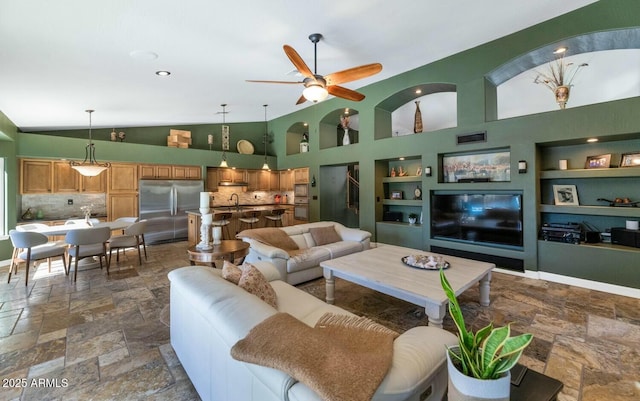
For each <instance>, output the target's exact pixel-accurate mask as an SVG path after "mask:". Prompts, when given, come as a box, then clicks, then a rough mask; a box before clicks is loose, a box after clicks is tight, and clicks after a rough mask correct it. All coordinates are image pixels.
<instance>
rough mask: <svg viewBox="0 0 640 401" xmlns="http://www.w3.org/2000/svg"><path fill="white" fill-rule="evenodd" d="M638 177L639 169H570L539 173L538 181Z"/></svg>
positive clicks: (639, 174) (639, 175)
mask: <svg viewBox="0 0 640 401" xmlns="http://www.w3.org/2000/svg"><path fill="white" fill-rule="evenodd" d="M624 177H634V178H638V177H640V168H639V167H620V168H592V169H572V170H546V171H541V172H540V179H542V180H554V179H560V178H585V179H593V178H624Z"/></svg>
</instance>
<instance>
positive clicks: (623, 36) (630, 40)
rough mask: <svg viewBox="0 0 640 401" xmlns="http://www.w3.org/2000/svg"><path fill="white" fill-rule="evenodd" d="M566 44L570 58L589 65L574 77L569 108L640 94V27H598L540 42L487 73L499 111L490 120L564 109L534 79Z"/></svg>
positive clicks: (566, 54)
mask: <svg viewBox="0 0 640 401" xmlns="http://www.w3.org/2000/svg"><path fill="white" fill-rule="evenodd" d="M560 47H566V48H567V51H566V52H565V53H564V56H563V58H564V60H563V61H564V63H573V65H574V66H577V65H580V64H582V63H587V64H588V66H587V67H584V68H581V69H580V70H579V71H578V73H577V74H576V76H575V78H574V79H573V82H572V87H571V92H570V95H569V100H568V102H567V105H566V107H567V108H572V107H579V106H584V105H588V104H595V103H602V102H608V101H613V100H619V99H625V98H629V97H635V96H640V69H638V66H639V65H640V28H628V29H616V30H610V31H602V32H592V33H588V34H584V35H578V36H574V37H571V38H567V39H563V40H560V41H558V42H554V43H551V44H549V45H546V46H543V47H540V48H538V49H535V50H533V51H531V52H529V53H526V54H524V55H521V56H519V57H516V58H515V59H513V60H511V61H509V62H507V63H505V64H503V65H501V66H500V67H498V68H496V69H495V70H493V71H491V72H490V73H489V74H487V75H486V79H487V82H488V84H489V85H487V90H488V91H494V95H495V110H496V111H495V114H494V115H487V120H495V119H498V120H499V119H503V118H511V117H517V116H523V115H529V114H535V113H540V112H546V111H555V110H560V107H559V106H558V104H557V103H556V101H555V97H554V94H553V92H552V91H551V90H549V89H548V88H546V87H545V86H544V85H542V84H536V83H535V82H534V81H535V79H536V77H537V76H538V74H539V72H544V73H546V72H547V71H549V63H555V60H556V58H557V57H558V56H556V55H555V54H554V51H555V50H556V49H558V48H560ZM490 98H491V96H487V99H490ZM488 106H489V107H487V109H488V110H492V109H494V108H493V107H491V105H488Z"/></svg>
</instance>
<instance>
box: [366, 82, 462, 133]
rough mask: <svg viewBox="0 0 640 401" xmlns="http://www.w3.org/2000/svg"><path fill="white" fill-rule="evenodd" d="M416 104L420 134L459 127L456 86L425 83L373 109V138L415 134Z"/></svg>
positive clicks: (388, 99) (405, 90) (410, 88)
mask: <svg viewBox="0 0 640 401" xmlns="http://www.w3.org/2000/svg"><path fill="white" fill-rule="evenodd" d="M416 101H419V102H420V104H419V107H420V113H421V115H422V126H423V130H422V132H428V131H435V130H439V129H444V128H450V127H455V126H457V125H458V105H457V103H458V95H457V89H456V85H454V84H448V83H425V84H420V85H415V86H412V87H409V88H406V89H403V90H402V91H399V92H396V93H395V94H393V95H391V96H389V97H388V98H386V99H385V100H383V101H382V102H380V103H378V105H377V106H376V109H375V118H376V120H375V122H376V126H375V134H374V135H375V136H374V137H375V139H384V138H389V137H392V136H403V135H409V134H413V133H414V129H413V128H414V122H415V115H416V103H415V102H416Z"/></svg>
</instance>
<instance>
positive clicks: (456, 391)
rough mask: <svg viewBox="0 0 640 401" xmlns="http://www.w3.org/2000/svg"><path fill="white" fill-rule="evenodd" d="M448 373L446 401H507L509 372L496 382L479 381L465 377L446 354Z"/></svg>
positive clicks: (509, 385) (509, 382)
mask: <svg viewBox="0 0 640 401" xmlns="http://www.w3.org/2000/svg"><path fill="white" fill-rule="evenodd" d="M447 368H448V372H449V387H448V401H487V400H491V401H509V394H510V391H511V372H507V374H506V375H504V376H503V377H501V378H500V379H497V380H480V379H476V378H475V377H470V376H465V375H464V374H462V373H461V372H460V371H459V370H458V369H457V368H456V367H455V366H454V365H453V362H451V357H450V355H449V352H447Z"/></svg>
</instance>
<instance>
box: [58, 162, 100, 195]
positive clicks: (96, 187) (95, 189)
mask: <svg viewBox="0 0 640 401" xmlns="http://www.w3.org/2000/svg"><path fill="white" fill-rule="evenodd" d="M108 174H109V173H108V171H106V172H103V173H101V174H99V175H97V176H95V177H85V176H83V175H80V173H78V172H77V171H76V170H74V169H73V168H71V165H70V164H69V163H67V162H53V192H54V193H72V192H76V193H105V192H107V176H108Z"/></svg>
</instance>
